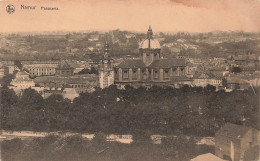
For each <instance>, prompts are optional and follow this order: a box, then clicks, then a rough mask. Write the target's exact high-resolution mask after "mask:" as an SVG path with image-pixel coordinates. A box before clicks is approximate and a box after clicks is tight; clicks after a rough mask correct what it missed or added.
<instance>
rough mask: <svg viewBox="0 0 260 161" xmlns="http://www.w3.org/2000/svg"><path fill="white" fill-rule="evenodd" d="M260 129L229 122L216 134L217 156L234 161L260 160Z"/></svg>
mask: <svg viewBox="0 0 260 161" xmlns="http://www.w3.org/2000/svg"><path fill="white" fill-rule="evenodd" d="M259 136H260V135H259V131H258V130H256V129H253V128H250V127H245V126H241V125H235V124H231V123H227V124H226V125H224V126H223V127H222V128H221V129H220V130H219V131H218V132H217V133H216V136H215V154H216V156H218V157H220V158H222V159H227V160H232V161H253V160H259V159H260V158H259V152H260V151H259V146H260V140H259V139H260V137H259Z"/></svg>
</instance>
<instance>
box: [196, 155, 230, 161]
mask: <svg viewBox="0 0 260 161" xmlns="http://www.w3.org/2000/svg"><path fill="white" fill-rule="evenodd" d="M191 161H225V160H223V159H221V158H219V157H217V156H215V155H213V154H211V153H206V154H202V155H199V156H197V157H196V158H193V159H191Z"/></svg>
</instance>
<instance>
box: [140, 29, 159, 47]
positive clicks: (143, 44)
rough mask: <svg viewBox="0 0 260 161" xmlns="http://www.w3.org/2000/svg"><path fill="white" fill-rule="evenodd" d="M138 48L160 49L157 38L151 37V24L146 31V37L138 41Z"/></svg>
mask: <svg viewBox="0 0 260 161" xmlns="http://www.w3.org/2000/svg"><path fill="white" fill-rule="evenodd" d="M139 48H140V49H148V48H149V49H160V48H161V45H160V43H159V41H158V40H156V39H153V31H152V29H151V26H149V29H148V31H147V38H146V39H145V40H143V41H142V42H141V43H140V47H139Z"/></svg>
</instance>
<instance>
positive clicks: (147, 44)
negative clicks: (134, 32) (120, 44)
mask: <svg viewBox="0 0 260 161" xmlns="http://www.w3.org/2000/svg"><path fill="white" fill-rule="evenodd" d="M139 53H140V56H141V57H142V60H143V62H144V64H145V65H146V66H149V65H150V64H151V63H152V62H153V61H154V60H158V59H160V58H161V46H160V43H159V42H158V41H157V40H156V39H154V38H153V30H152V28H151V26H149V29H148V31H147V37H146V39H145V40H143V41H142V42H141V43H140V47H139Z"/></svg>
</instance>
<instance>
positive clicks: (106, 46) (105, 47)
mask: <svg viewBox="0 0 260 161" xmlns="http://www.w3.org/2000/svg"><path fill="white" fill-rule="evenodd" d="M104 52H105V53H108V52H109V45H108V42H107V41H106V43H105V46H104Z"/></svg>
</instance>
